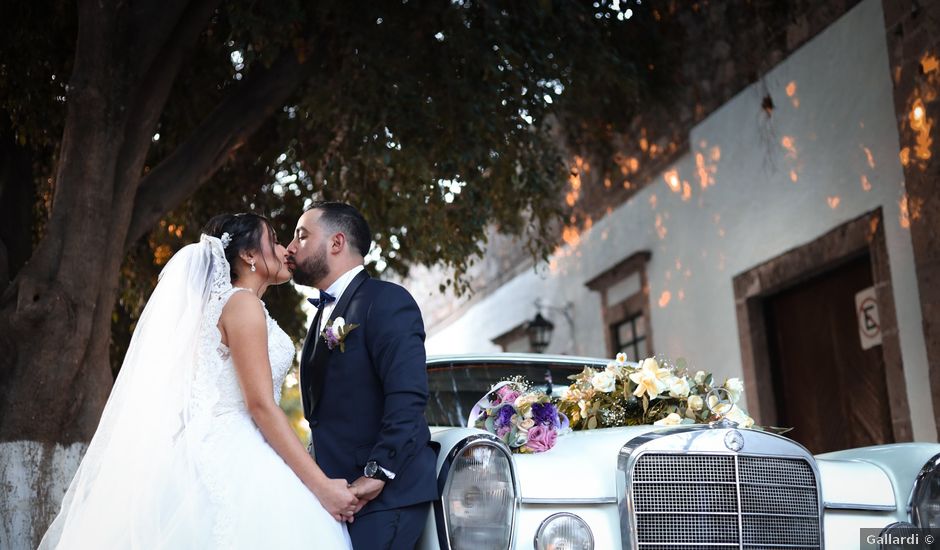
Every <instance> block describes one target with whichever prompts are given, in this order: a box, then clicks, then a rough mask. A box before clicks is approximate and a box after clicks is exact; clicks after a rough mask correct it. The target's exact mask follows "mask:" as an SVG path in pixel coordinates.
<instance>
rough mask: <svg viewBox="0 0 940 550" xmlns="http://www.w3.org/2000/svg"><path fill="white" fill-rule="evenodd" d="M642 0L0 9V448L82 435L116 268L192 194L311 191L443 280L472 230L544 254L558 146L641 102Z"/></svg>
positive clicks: (244, 196)
mask: <svg viewBox="0 0 940 550" xmlns="http://www.w3.org/2000/svg"><path fill="white" fill-rule="evenodd" d="M628 4H629V6H628ZM644 7H645V5H640V4H634V3H632V2H620V1H617V0H612V1H608V0H598V1H595V2H594V3H593V4H591V3H587V2H580V1H561V0H558V1H552V0H540V1H531V2H496V1H486V0H454V1H451V0H436V1H431V2H416V1H409V0H398V1H395V2H367V3H361V2H345V1H328V2H316V3H310V2H302V1H300V0H288V1H285V2H253V1H247V0H246V1H243V2H229V3H221V2H219V1H218V0H190V1H186V0H163V1H156V0H140V1H134V2H119V1H116V0H112V1H89V0H79V1H78V2H77V3H75V4H72V3H70V2H56V1H54V0H45V1H39V2H8V3H6V4H4V6H3V7H2V8H0V9H2V10H3V12H2V13H0V20H2V21H3V23H2V24H0V25H2V31H3V32H2V33H0V45H2V50H3V51H4V52H7V54H6V55H5V56H4V59H3V61H2V62H0V63H2V64H0V109H2V115H3V116H2V117H0V150H2V151H3V155H4V158H3V160H2V164H0V199H2V206H0V213H3V214H4V217H3V221H2V222H0V293H2V294H0V445H2V443H3V442H13V441H27V442H37V443H56V444H61V445H68V444H72V443H83V442H86V441H87V440H88V439H89V438H90V436H91V435H92V434H93V432H94V429H95V426H96V424H97V420H98V417H99V414H100V411H101V409H102V406H103V404H104V402H105V400H106V398H107V395H108V391H109V389H110V387H111V384H112V371H111V369H110V368H109V367H108V366H109V360H108V356H109V334H110V327H111V325H112V320H113V316H114V315H120V312H121V309H120V308H118V310H115V308H114V304H115V298H116V297H117V296H118V295H119V294H121V295H122V296H126V295H127V292H126V291H128V288H127V286H126V283H125V288H121V284H122V280H125V279H122V277H121V273H122V264H123V265H124V267H125V269H130V270H131V271H133V266H134V265H137V266H138V267H140V266H142V265H143V262H139V263H138V264H134V263H133V260H128V263H125V259H126V258H127V257H128V255H129V254H130V257H131V258H134V257H137V258H138V259H140V258H142V257H145V256H147V255H148V254H151V253H152V251H155V250H160V251H164V252H165V251H166V250H167V249H163V248H160V247H161V246H162V245H166V246H168V247H169V250H170V251H172V249H173V248H174V246H171V245H170V244H167V242H164V241H166V239H168V238H169V237H170V230H169V229H170V227H171V226H172V227H173V235H172V237H174V238H175V239H177V241H175V242H176V243H177V244H178V242H179V240H180V239H183V237H184V235H185V236H186V237H191V236H192V235H194V234H195V233H194V232H197V231H198V226H199V224H201V222H203V221H204V219H196V218H197V217H198V218H201V216H202V215H203V214H204V213H205V212H206V211H207V210H209V211H224V210H243V209H245V206H246V205H247V206H249V207H251V206H253V207H254V208H257V209H263V210H266V211H267V212H268V213H270V214H272V215H273V216H274V217H275V219H279V220H283V219H286V218H288V217H291V216H293V215H294V214H296V213H297V212H299V211H300V209H301V206H302V204H303V202H304V200H306V199H308V198H309V197H310V196H311V195H313V194H319V195H321V196H323V197H326V198H335V199H341V200H347V201H350V202H353V203H355V204H357V205H358V206H360V207H361V209H362V210H363V212H364V214H365V215H366V217H367V218H368V219H369V221H370V223H371V224H372V228H373V231H374V232H375V240H376V243H377V245H378V247H379V250H380V251H381V254H380V255H381V258H380V261H379V263H380V264H384V266H387V268H388V269H391V270H394V271H397V272H400V273H402V272H405V271H406V270H407V267H408V266H409V265H414V264H428V265H429V264H432V263H437V262H442V263H444V264H445V265H448V266H450V267H451V268H452V269H453V271H454V274H455V277H454V279H452V280H451V281H450V284H451V285H454V286H455V287H458V288H460V287H461V275H462V274H463V273H464V272H465V270H466V268H467V266H468V265H469V263H470V262H472V261H473V258H474V257H475V256H478V255H479V253H480V252H481V250H482V247H483V246H484V243H485V236H486V230H487V228H489V227H493V226H496V227H498V228H499V230H500V231H503V232H506V233H511V234H521V235H525V236H526V237H527V239H528V242H529V243H531V251H532V253H533V254H535V255H537V256H544V255H545V254H546V252H547V251H549V250H550V249H551V248H552V246H553V245H554V242H555V239H554V233H553V228H554V227H556V224H557V222H558V221H559V220H560V219H561V217H562V216H563V215H564V212H562V210H561V208H560V206H559V200H558V197H559V190H560V187H561V185H562V184H563V183H564V181H565V179H566V175H567V172H566V167H565V163H564V162H563V159H562V156H561V154H560V149H559V144H560V143H561V142H562V141H565V142H567V143H569V144H572V143H573V144H578V143H583V142H585V140H590V139H593V138H594V137H597V136H601V137H602V136H603V135H604V134H606V133H608V132H610V131H612V130H616V129H617V128H618V126H624V125H625V124H626V121H628V120H629V119H630V117H631V116H632V113H633V112H634V111H635V108H636V107H637V105H638V104H639V103H640V102H641V101H643V100H644V99H645V98H646V97H648V96H647V95H645V94H644V89H645V88H644V86H643V85H644V82H645V80H646V77H647V76H648V70H647V67H649V66H651V65H650V59H651V58H652V56H655V55H657V47H656V45H657V42H656V40H655V33H656V25H655V24H653V23H652V17H650V15H649V14H648V13H647V12H646V11H645V9H644ZM631 16H632V17H631ZM575 122H576V123H575ZM187 201H188V202H187ZM26 213H28V215H27V214H26ZM195 214H199V216H195ZM8 216H9V217H8ZM24 220H25V221H24ZM282 226H283V224H282ZM180 228H182V230H181V229H180ZM285 238H286V235H285ZM170 240H172V239H170ZM148 249H149V252H148ZM135 255H136V256H135ZM157 259H158V260H159V258H157ZM157 264H159V261H158V262H157ZM129 266H130V267H129ZM380 267H382V265H380ZM145 275H146V272H145V273H144V275H143V276H141V281H144V280H145V279H146V276H145ZM152 276H153V271H152V270H151V272H150V277H151V279H152ZM146 286H147V285H146V284H142V285H141V286H140V288H141V289H145V288H146ZM131 294H133V293H131ZM140 294H143V293H142V292H141V293H138V298H139V297H140ZM138 305H139V304H138ZM133 309H134V308H130V309H129V310H128V311H131V312H132V311H133ZM44 498H49V497H44ZM54 508H55V507H54V506H52V507H51V508H49V509H45V512H43V513H44V514H46V515H48V513H49V510H50V509H51V510H54ZM37 521H40V520H39V519H37ZM42 521H45V518H42ZM40 532H41V530H40Z"/></svg>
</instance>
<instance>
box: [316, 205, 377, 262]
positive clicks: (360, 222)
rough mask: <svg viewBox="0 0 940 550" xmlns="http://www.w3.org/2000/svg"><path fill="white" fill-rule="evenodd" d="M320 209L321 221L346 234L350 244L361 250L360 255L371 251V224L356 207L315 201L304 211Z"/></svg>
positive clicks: (330, 228) (328, 226) (332, 229)
mask: <svg viewBox="0 0 940 550" xmlns="http://www.w3.org/2000/svg"><path fill="white" fill-rule="evenodd" d="M314 209H315V210H320V211H322V212H323V214H321V215H320V223H322V224H323V225H324V226H325V227H327V228H329V230H330V231H335V232H338V233H342V234H344V235H346V239H347V240H348V241H349V245H350V246H351V247H353V248H354V249H356V250H358V251H359V255H360V256H365V255H366V254H368V253H369V248H371V247H372V231H371V230H370V229H369V224H368V223H367V222H366V219H365V218H363V217H362V214H360V213H359V211H358V210H356V208H355V207H354V206H352V205H350V204H346V203H345V202H336V201H313V202H312V203H310V206H308V207H307V208H306V209H304V212H307V211H310V210H314Z"/></svg>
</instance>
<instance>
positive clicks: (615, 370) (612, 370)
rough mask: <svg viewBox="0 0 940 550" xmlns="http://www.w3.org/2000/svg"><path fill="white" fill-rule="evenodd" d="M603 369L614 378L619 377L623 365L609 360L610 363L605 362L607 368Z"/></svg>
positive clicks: (621, 374) (621, 373)
mask: <svg viewBox="0 0 940 550" xmlns="http://www.w3.org/2000/svg"><path fill="white" fill-rule="evenodd" d="M604 371H606V372H607V373H608V374H610V375H611V376H613V377H614V378H620V377H622V376H623V367H621V366H620V365H619V364H617V362H616V361H611V362H610V363H607V368H606V369H604Z"/></svg>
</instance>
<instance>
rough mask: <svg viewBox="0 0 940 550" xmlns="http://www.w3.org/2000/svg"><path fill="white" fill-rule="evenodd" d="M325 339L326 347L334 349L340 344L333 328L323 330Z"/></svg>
mask: <svg viewBox="0 0 940 550" xmlns="http://www.w3.org/2000/svg"><path fill="white" fill-rule="evenodd" d="M323 339H324V340H326V347H327V348H329V349H333V348H335V347H336V345H337V344H339V338H337V337H336V331H335V330H333V327H326V328H325V329H324V330H323Z"/></svg>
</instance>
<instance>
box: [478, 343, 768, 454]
mask: <svg viewBox="0 0 940 550" xmlns="http://www.w3.org/2000/svg"><path fill="white" fill-rule="evenodd" d="M568 378H569V379H571V380H573V382H572V384H571V385H570V386H568V388H567V389H566V390H565V391H564V392H563V393H562V395H561V396H560V397H551V396H549V395H547V394H546V393H545V392H544V391H542V390H536V389H532V388H533V386H532V384H530V383H529V382H527V381H525V380H521V379H519V378H514V379H511V380H508V381H504V382H500V383H499V384H496V385H495V386H493V388H492V389H491V390H490V392H489V393H487V394H486V395H485V396H484V397H483V399H481V400H480V401H479V402H478V403H477V405H476V406H475V407H474V409H473V411H472V412H471V414H470V419H469V421H468V424H467V425H468V426H469V427H475V428H479V429H483V430H486V431H488V432H490V433H492V434H494V435H496V437H498V438H499V439H500V440H502V441H503V442H504V443H506V444H507V445H508V446H509V448H510V449H512V451H513V452H516V453H540V452H544V451H547V450H549V449H551V448H552V447H554V446H555V442H556V440H557V438H558V437H559V436H563V435H564V434H566V433H568V432H569V431H571V430H593V429H597V428H611V427H616V426H636V425H643V424H653V425H657V426H675V425H680V424H704V423H707V422H710V421H713V420H715V419H716V418H717V417H719V416H720V417H724V418H726V419H728V420H731V421H733V422H735V423H737V424H738V425H739V426H741V427H743V428H756V429H766V430H768V431H773V432H776V433H781V432H783V431H785V430H783V429H780V428H761V427H759V426H755V425H754V420H753V419H752V418H751V417H750V416H748V414H747V413H746V412H745V411H744V410H743V409H742V408H741V407H740V406H739V404H738V403H739V401H740V399H741V395H742V393H743V392H744V384H743V383H742V382H741V380H740V379H739V378H729V379H727V380H726V381H725V382H724V384H722V385H720V386H715V385H714V377H713V375H712V374H710V373H708V372H705V371H701V370H700V371H696V372H695V373H694V374H690V373H689V372H688V370H687V368H686V366H685V364H684V362H683V361H681V360H680V361H678V362H677V363H675V364H673V363H670V362H668V361H666V360H664V359H656V358H652V357H648V358H646V359H643V360H642V361H640V362H639V363H638V364H632V363H629V362H628V361H627V357H626V355H625V354H623V353H619V354H617V357H616V358H615V359H614V360H613V361H610V362H609V363H608V364H607V367H606V368H605V369H597V368H593V367H588V366H586V367H584V371H582V372H581V373H580V374H576V375H573V376H569V377H568ZM722 397H724V399H722Z"/></svg>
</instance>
